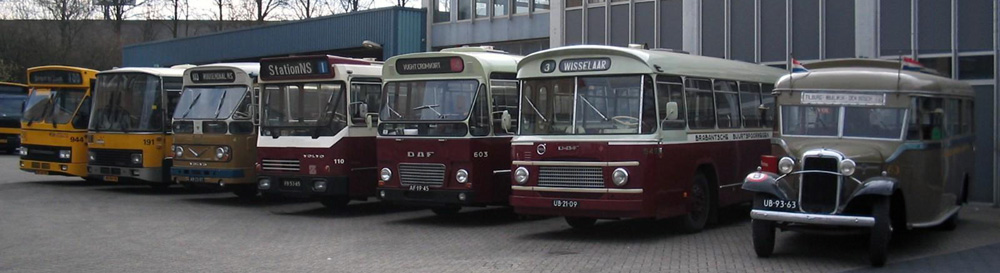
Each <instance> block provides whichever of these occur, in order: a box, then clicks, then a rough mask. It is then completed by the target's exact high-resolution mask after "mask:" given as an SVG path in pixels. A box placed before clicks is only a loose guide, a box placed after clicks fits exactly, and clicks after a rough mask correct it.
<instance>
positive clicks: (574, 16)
mask: <svg viewBox="0 0 1000 273" xmlns="http://www.w3.org/2000/svg"><path fill="white" fill-rule="evenodd" d="M582 43H583V9H574V10H567V11H566V45H578V44H582Z"/></svg>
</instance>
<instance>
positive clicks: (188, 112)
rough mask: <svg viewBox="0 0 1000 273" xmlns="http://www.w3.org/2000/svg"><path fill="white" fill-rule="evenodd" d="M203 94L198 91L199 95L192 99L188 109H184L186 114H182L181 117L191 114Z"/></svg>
mask: <svg viewBox="0 0 1000 273" xmlns="http://www.w3.org/2000/svg"><path fill="white" fill-rule="evenodd" d="M201 94H202V93H201V92H198V95H195V96H194V99H193V100H191V104H189V105H188V109H187V110H184V115H182V116H181V118H187V117H188V114H191V108H194V104H195V103H197V102H198V99H200V98H201Z"/></svg>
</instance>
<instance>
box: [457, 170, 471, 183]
mask: <svg viewBox="0 0 1000 273" xmlns="http://www.w3.org/2000/svg"><path fill="white" fill-rule="evenodd" d="M455 180H456V181H458V183H463V184H464V183H465V182H468V181H469V171H466V170H465V169H459V170H458V171H457V172H455Z"/></svg>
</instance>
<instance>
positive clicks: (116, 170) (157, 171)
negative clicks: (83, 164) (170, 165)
mask: <svg viewBox="0 0 1000 273" xmlns="http://www.w3.org/2000/svg"><path fill="white" fill-rule="evenodd" d="M87 173H89V174H90V177H95V178H102V179H104V181H108V182H117V181H118V180H119V179H121V178H125V179H134V180H140V181H142V182H150V183H170V182H171V181H169V180H164V179H163V168H159V167H157V168H129V167H117V166H97V165H88V166H87Z"/></svg>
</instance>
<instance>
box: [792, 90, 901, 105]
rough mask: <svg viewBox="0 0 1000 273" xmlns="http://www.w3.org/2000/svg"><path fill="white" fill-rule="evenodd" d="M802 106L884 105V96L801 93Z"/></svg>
mask: <svg viewBox="0 0 1000 273" xmlns="http://www.w3.org/2000/svg"><path fill="white" fill-rule="evenodd" d="M802 104H832V105H885V94H846V93H819V92H815V93H806V92H803V93H802Z"/></svg>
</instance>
